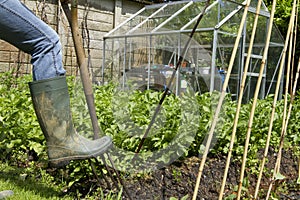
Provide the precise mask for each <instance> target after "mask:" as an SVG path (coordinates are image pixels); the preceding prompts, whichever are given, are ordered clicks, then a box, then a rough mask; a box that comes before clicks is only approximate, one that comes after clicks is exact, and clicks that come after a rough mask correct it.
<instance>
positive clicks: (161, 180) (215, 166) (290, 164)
mask: <svg viewBox="0 0 300 200" xmlns="http://www.w3.org/2000/svg"><path fill="white" fill-rule="evenodd" d="M259 154H261V153H259ZM270 155H272V156H269V158H268V162H267V163H266V165H265V173H264V176H263V178H262V181H261V186H260V193H259V199H265V195H266V193H267V190H268V187H269V183H270V179H271V176H272V172H271V170H272V169H273V168H274V165H275V162H276V155H275V154H274V152H270ZM200 162H201V159H200V158H197V157H191V158H186V159H184V160H180V161H176V162H175V163H173V164H171V165H169V166H167V167H165V168H163V169H159V170H156V171H151V172H149V173H144V174H138V175H130V176H129V177H128V176H125V175H124V174H122V179H123V182H124V183H125V186H126V188H127V190H128V192H129V194H130V196H131V198H132V199H133V200H136V199H138V200H152V199H153V200H156V199H157V200H164V199H166V200H169V199H170V198H171V197H175V198H177V199H181V198H183V197H187V198H186V199H191V198H192V196H193V193H194V188H195V184H196V179H197V176H198V171H199V165H200ZM225 165H226V157H225V156H210V155H209V156H208V158H207V160H206V164H205V168H204V170H203V174H202V177H201V182H200V187H199V190H198V195H197V199H199V200H206V199H207V200H211V199H218V196H219V192H218V191H219V190H220V188H221V183H222V179H223V174H224V169H225ZM240 167H241V163H240V161H232V162H231V165H230V168H229V173H228V176H227V184H226V188H225V194H224V196H223V199H234V198H229V197H231V196H232V195H235V194H236V191H237V185H238V182H239V178H240ZM298 167H299V166H298V158H297V157H296V156H293V153H292V152H290V151H289V152H283V153H282V161H281V168H280V172H281V174H282V175H284V176H285V179H283V180H280V181H276V182H274V185H273V188H272V195H273V197H276V198H277V199H300V184H297V178H298V169H299V168H298ZM251 169H255V168H254V167H253V168H251ZM251 169H250V168H246V171H245V174H244V177H245V180H247V184H246V186H245V189H243V196H242V199H253V196H254V191H255V186H256V181H257V175H256V173H254V172H252V171H253V170H251ZM256 170H257V174H258V169H256ZM254 171H255V170H254ZM107 178H108V179H109V177H107ZM103 183H104V184H103V185H101V187H102V188H106V189H105V191H111V189H109V188H107V184H105V182H103ZM113 187H114V186H113ZM114 190H115V191H116V193H117V191H118V190H117V189H116V188H115V189H114ZM123 199H129V198H128V196H127V195H126V193H125V192H123Z"/></svg>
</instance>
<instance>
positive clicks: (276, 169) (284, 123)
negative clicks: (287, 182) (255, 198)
mask: <svg viewBox="0 0 300 200" xmlns="http://www.w3.org/2000/svg"><path fill="white" fill-rule="evenodd" d="M295 12H296V0H294V2H293V9H292V13H291V18H290V22H289V28H288V31H287V36H286V41H285V51H286V49H287V46H288V44H289V41H290V36H291V32H292V29H293V26H294V22H295ZM284 53H285V52H284ZM284 60H285V56H283V58H282V62H284ZM299 67H300V66H299V65H298V69H297V72H298V71H299ZM298 77H299V74H298V73H297V74H296V78H295V81H294V85H293V93H292V95H291V101H290V106H289V111H288V114H287V118H286V121H283V129H282V132H281V137H280V146H279V150H278V156H277V159H276V164H275V167H274V172H273V176H272V181H271V183H270V185H269V189H268V192H267V199H268V198H269V196H270V192H271V189H272V186H273V181H274V178H275V176H276V174H277V173H278V172H279V168H280V167H279V166H280V160H281V151H282V148H283V140H284V137H285V133H286V129H287V125H288V122H289V117H290V113H291V109H292V105H293V100H294V96H295V93H296V87H297V81H298Z"/></svg>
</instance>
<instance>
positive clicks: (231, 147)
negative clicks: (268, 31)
mask: <svg viewBox="0 0 300 200" xmlns="http://www.w3.org/2000/svg"><path fill="white" fill-rule="evenodd" d="M261 4H262V0H258V2H257V8H256V13H255V19H254V23H253V28H252V33H251V38H250V43H249V48H248V52H247V58H246V63H245V67H244V74H243V77H242V82H241V87H240V95H239V98H238V103H237V108H236V114H235V118H234V124H233V130H232V134H231V140H230V146H229V151H228V156H227V160H226V166H225V171H224V175H223V181H222V186H221V190H220V193H219V200H221V199H222V198H223V193H224V189H225V185H226V179H227V175H228V170H229V165H230V160H231V154H232V150H233V145H234V140H235V135H236V130H237V125H238V120H239V116H240V110H241V105H242V100H243V95H242V94H243V93H244V88H245V82H246V79H247V72H248V68H249V64H250V58H251V54H252V49H253V44H254V39H255V34H256V29H257V24H258V17H259V13H260V9H261Z"/></svg>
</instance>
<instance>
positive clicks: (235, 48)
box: [193, 0, 251, 200]
mask: <svg viewBox="0 0 300 200" xmlns="http://www.w3.org/2000/svg"><path fill="white" fill-rule="evenodd" d="M250 2H251V0H247V1H246V3H245V8H244V13H243V16H242V19H241V22H240V27H239V30H238V33H237V38H236V40H235V44H234V47H233V50H232V55H231V58H230V62H229V66H228V70H227V74H226V77H225V80H224V83H223V87H222V92H221V95H220V99H219V102H218V105H217V108H216V111H215V114H214V118H213V121H212V124H211V128H210V131H209V134H208V138H207V142H206V146H205V149H204V152H203V156H202V159H201V163H200V166H199V171H198V176H197V181H196V185H195V188H194V194H193V200H196V198H197V193H198V189H199V185H200V180H201V176H202V172H203V168H204V164H205V161H206V157H207V154H208V151H209V146H210V144H211V141H212V138H213V134H214V130H215V128H216V125H217V121H218V116H219V114H220V111H221V106H222V104H223V101H224V98H225V95H226V89H227V86H228V82H229V78H230V75H231V71H232V68H233V64H234V60H235V56H236V53H237V49H238V47H239V42H240V38H241V35H242V32H243V26H244V24H245V21H246V17H247V14H248V10H249V5H250Z"/></svg>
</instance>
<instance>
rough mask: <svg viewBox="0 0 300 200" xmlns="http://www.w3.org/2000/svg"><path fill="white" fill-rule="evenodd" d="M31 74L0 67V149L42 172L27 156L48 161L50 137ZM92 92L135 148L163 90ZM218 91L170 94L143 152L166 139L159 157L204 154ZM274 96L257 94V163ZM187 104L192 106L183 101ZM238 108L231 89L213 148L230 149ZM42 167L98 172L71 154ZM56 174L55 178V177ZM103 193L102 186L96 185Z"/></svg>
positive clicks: (81, 110)
mask: <svg viewBox="0 0 300 200" xmlns="http://www.w3.org/2000/svg"><path fill="white" fill-rule="evenodd" d="M29 81H30V78H29V77H27V76H25V77H22V78H16V77H14V76H13V75H12V74H11V73H5V74H1V75H0V92H1V96H0V101H1V107H0V125H1V126H0V133H1V135H0V152H1V155H2V159H5V160H7V161H8V160H9V162H11V164H16V163H24V164H26V165H27V166H29V168H28V169H29V170H30V169H32V170H33V171H34V172H36V169H35V168H33V167H32V166H34V165H31V164H30V163H31V162H29V160H32V159H29V158H30V157H29V154H30V153H31V154H30V155H32V153H33V154H36V155H37V158H36V162H37V163H41V164H42V163H44V161H45V160H46V159H47V156H46V145H45V140H44V137H43V135H42V132H41V130H40V128H39V125H38V122H37V119H36V116H35V113H34V110H33V107H32V103H31V98H30V93H29V90H28V86H27V82H29ZM75 83H76V81H75V79H74V77H68V84H69V89H70V96H71V104H72V106H71V107H72V115H73V120H74V124H75V127H76V129H77V130H78V132H79V133H80V134H83V135H85V136H87V137H91V136H92V128H91V123H90V120H89V116H88V114H87V108H86V105H85V104H86V103H85V98H84V95H82V94H79V90H80V89H78V88H77V86H76V85H75ZM94 94H95V102H96V112H97V116H98V119H99V124H100V127H101V129H102V130H103V132H104V133H105V134H106V135H110V136H112V138H113V141H114V145H115V146H117V147H118V148H120V149H123V150H126V151H131V152H134V151H135V150H136V149H137V146H138V144H139V142H140V141H141V137H142V134H143V133H144V130H145V128H146V127H147V125H148V123H149V122H150V120H151V117H152V115H153V112H154V110H155V108H156V106H157V104H158V102H159V100H160V98H161V95H162V94H161V93H160V92H155V91H144V92H141V91H134V92H130V93H128V92H127V93H126V92H124V93H123V92H122V91H118V90H116V85H114V84H108V85H105V86H95V88H94ZM193 95H194V96H193ZM219 95H220V94H219V93H218V92H213V93H205V94H201V95H199V94H190V95H187V96H182V97H180V98H178V97H176V96H174V95H168V96H167V98H166V99H165V102H164V104H163V109H162V110H161V113H160V114H159V115H158V118H157V120H156V121H155V122H154V126H153V130H152V131H150V133H149V136H148V137H147V138H146V140H145V143H144V146H143V148H142V152H144V153H145V158H143V159H148V158H151V156H152V155H153V153H154V152H159V151H160V150H162V149H164V148H166V147H168V146H171V147H172V148H171V151H168V152H166V153H161V155H160V156H161V158H160V160H159V162H162V163H168V162H170V158H172V155H175V154H176V155H181V156H182V157H184V156H191V155H199V153H201V149H202V148H203V144H205V143H204V141H205V138H206V136H207V134H208V132H209V130H210V126H211V123H212V121H213V115H214V113H215V109H216V106H217V103H218V100H219ZM298 96H299V94H298ZM191 97H192V98H191ZM193 99H194V100H193ZM272 103H273V96H268V97H267V98H265V99H263V100H258V102H257V108H256V111H255V116H254V121H253V124H252V131H251V138H250V146H249V151H248V163H247V165H248V166H256V165H257V164H258V158H257V152H258V151H260V150H261V149H263V148H264V145H265V142H266V136H267V133H268V127H269V120H270V119H269V116H270V114H271V110H272ZM185 105H188V106H186V107H185ZM251 106H252V102H249V103H248V104H244V105H242V107H241V111H240V118H239V122H238V127H237V134H236V139H235V144H234V148H233V156H234V158H235V159H240V158H241V157H242V155H243V149H244V143H245V136H246V132H247V128H248V120H249V114H250V111H251ZM299 110H300V99H299V98H298V97H297V98H296V99H295V101H294V107H293V111H292V115H291V118H290V123H289V126H288V129H287V135H286V140H285V147H293V150H295V151H296V152H297V155H299V151H300V150H299V148H294V147H298V144H299V142H300V135H299V128H300V122H299V120H298V119H299V117H300V116H299V115H300V114H299V113H300V112H299ZM235 112H236V102H234V101H232V100H231V97H230V95H227V96H226V98H225V101H224V103H223V105H222V109H221V113H220V115H219V119H218V123H217V126H216V132H215V135H216V136H217V137H216V141H214V145H213V146H211V148H212V151H211V153H214V154H220V153H221V154H227V153H228V148H229V142H230V139H231V133H232V126H233V121H234V117H235ZM282 115H283V101H278V102H277V108H276V114H275V118H274V124H273V128H272V137H271V144H270V145H271V148H274V149H276V148H277V147H278V144H279V137H280V134H281V127H282ZM195 130H196V131H195ZM193 131H195V135H193V134H191V132H193ZM88 132H89V133H88ZM186 145H188V147H189V148H188V149H186ZM173 147H174V148H173ZM172 149H173V150H174V149H175V151H173V150H172ZM162 152H165V151H162ZM126 159H129V158H124V159H120V161H122V162H126ZM30 166H31V167H30ZM41 166H44V165H41ZM250 170H252V172H253V171H254V170H255V168H250ZM40 174H42V176H43V177H45V178H47V179H48V180H51V181H53V182H56V183H58V184H64V185H66V186H68V188H72V187H73V186H78V184H82V183H83V182H84V181H85V180H88V179H90V178H91V177H93V174H92V169H91V166H90V164H89V162H88V161H76V162H75V161H74V162H71V163H70V164H69V165H68V166H67V167H66V168H64V169H63V170H61V171H57V172H56V173H53V174H52V175H51V176H50V175H49V174H48V175H47V174H45V173H42V172H41V173H40ZM52 176H53V179H51V177H52ZM98 195H101V194H99V193H98ZM111 195H115V194H111ZM118 195H119V194H118Z"/></svg>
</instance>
